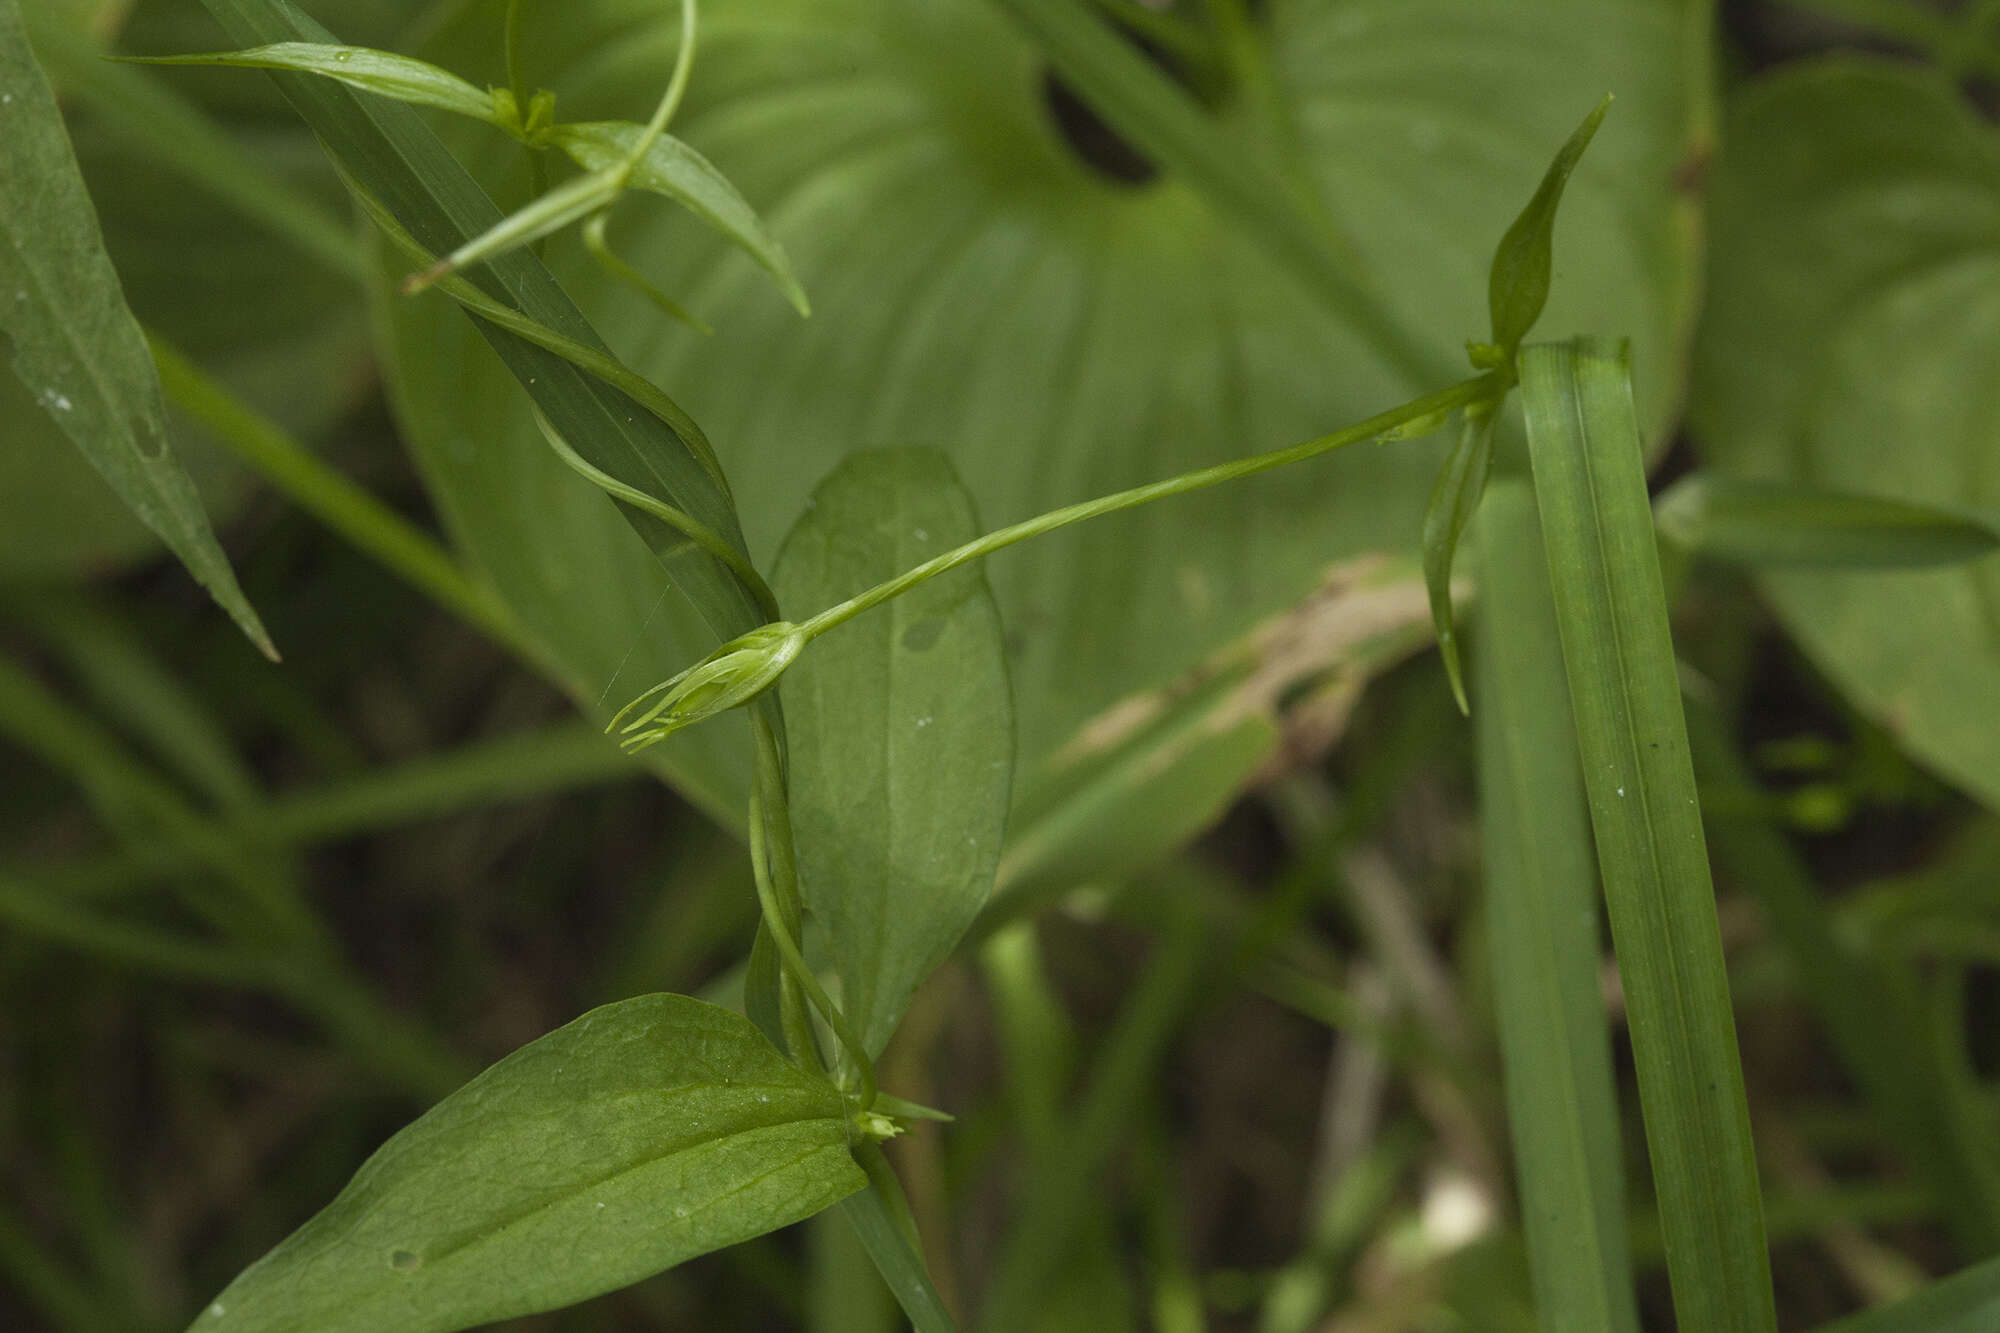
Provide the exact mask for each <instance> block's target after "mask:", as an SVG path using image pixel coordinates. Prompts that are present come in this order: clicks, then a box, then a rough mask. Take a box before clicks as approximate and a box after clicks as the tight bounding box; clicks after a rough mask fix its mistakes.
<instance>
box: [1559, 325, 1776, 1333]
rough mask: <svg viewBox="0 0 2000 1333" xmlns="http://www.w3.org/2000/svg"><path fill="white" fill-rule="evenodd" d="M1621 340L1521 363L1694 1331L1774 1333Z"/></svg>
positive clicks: (1582, 738)
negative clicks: (1771, 1332) (1771, 1331)
mask: <svg viewBox="0 0 2000 1333" xmlns="http://www.w3.org/2000/svg"><path fill="white" fill-rule="evenodd" d="M1627 358H1628V353H1627V349H1626V346H1625V344H1624V343H1623V342H1612V341H1605V340H1595V339H1579V340H1577V341H1575V342H1573V343H1562V344H1542V345H1539V346H1535V347H1530V348H1527V349H1525V350H1524V351H1523V352H1522V355H1521V388H1522V397H1523V403H1524V407H1525V409H1526V414H1527V422H1528V446H1529V453H1530V457H1531V459H1532V461H1533V465H1534V476H1535V493H1536V496H1537V498H1538V499H1539V501H1540V505H1541V512H1542V537H1543V543H1544V547H1545V550H1546V553H1547V557H1548V565H1549V576H1550V581H1551V583H1552V585H1553V587H1554V591H1555V604H1556V618H1557V623H1558V625H1559V626H1560V627H1561V633H1562V647H1563V659H1564V662H1565V663H1566V665H1567V671H1568V677H1569V692H1570V701H1571V706H1572V708H1573V710H1574V712H1575V716H1576V730H1577V740H1578V745H1579V747H1580V749H1581V752H1582V757H1583V775H1584V789H1585V791H1586V792H1587V794H1588V796H1589V802H1590V819H1591V826H1592V828H1593V829H1594V830H1595V832H1596V836H1597V856H1598V867H1599V871H1600V873H1601V875H1602V877H1603V881H1604V895H1605V900H1606V903H1607V906H1608V908H1609V912H1610V918H1611V930H1612V938H1613V941H1614V943H1615V944H1616V946H1617V951H1618V963H1619V969H1620V973H1621V976H1622V978H1623V982H1624V989H1625V998H1626V1009H1627V1014H1628V1016H1629V1019H1630V1025H1631V1032H1632V1050H1633V1059H1634V1063H1635V1064H1636V1066H1637V1069H1638V1075H1639V1099H1640V1104H1641V1106H1642V1108H1643V1110H1644V1112H1645V1121H1646V1144H1647V1149H1648V1152H1649V1154H1650V1156H1651V1159H1652V1163H1653V1175H1654V1183H1655V1186H1656V1188H1657V1191H1658V1194H1659V1201H1660V1221H1661V1228H1662V1233H1663V1235H1664V1237H1665V1241H1666V1250H1667V1268H1668V1275H1669V1277H1670V1278H1671V1280H1672V1284H1673V1294H1674V1307H1675V1309H1676V1311H1677V1312H1678V1314H1679V1317H1680V1323H1681V1326H1682V1327H1683V1328H1688V1329H1702V1330H1704V1331H1705V1333H1707V1331H1711V1330H1712V1331H1713V1333H1729V1331H1732V1330H1741V1331H1742V1333H1770V1330H1772V1329H1773V1328H1775V1326H1776V1313H1775V1310H1774V1308H1773V1298H1772V1290H1771V1265H1770V1255H1769V1253H1768V1251H1767V1249H1766V1243H1765V1236H1764V1215H1763V1200H1762V1195H1761V1192H1760V1191H1759V1188H1758V1183H1757V1161H1756V1156H1755V1153H1754V1151H1753V1148H1752V1145H1751V1140H1750V1113H1749V1108H1748V1105H1747V1104H1746V1102H1745V1099H1744V1091H1743V1067H1742V1063H1741V1060H1740V1059H1739V1057H1738V1055H1737V1049H1736V1025H1735V1020H1734V1017H1733V1015H1732V1014H1731V1012H1730V1000H1729V982H1728V976H1727V973H1726V971H1725V968H1724V964H1723V957H1722V941H1721V935H1720V932H1719V930H1718V928H1717V925H1716V915H1715V890H1714V886H1713V884H1712V883H1711V882H1710V879H1709V871H1708V853H1707V849H1706V847H1705V845H1704V843H1703V841H1702V827H1701V811H1700V808H1699V807H1698V806H1697V804H1696V798H1695V783H1694V766H1693V763H1692V761H1691V759H1690V758H1689V754H1688V742H1687V727H1686V722H1685V719H1684V718H1683V717H1682V715H1681V705H1680V691H1679V686H1678V682H1677V679H1676V675H1675V661H1674V645H1673V638H1672V635H1671V633H1670V632H1669V629H1668V625H1667V605H1666V596H1665V594H1664V592H1663V590H1662V588H1661V582H1660V566H1659V553H1658V549H1657V547H1656V545H1655V541H1654V536H1653V519H1652V510H1651V508H1650V507H1649V506H1648V504H1647V498H1646V477H1645V469H1644V464H1643V461H1642V456H1641V452H1640V444H1639V429H1638V423H1637V420H1636V418H1635V415H1634V412H1633V407H1632V390H1631V378H1630V373H1629V367H1628V364H1627Z"/></svg>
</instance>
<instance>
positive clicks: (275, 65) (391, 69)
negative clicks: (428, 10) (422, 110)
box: [128, 42, 503, 125]
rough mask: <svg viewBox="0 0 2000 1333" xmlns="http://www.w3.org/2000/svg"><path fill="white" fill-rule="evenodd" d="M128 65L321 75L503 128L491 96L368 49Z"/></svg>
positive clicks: (292, 50)
mask: <svg viewBox="0 0 2000 1333" xmlns="http://www.w3.org/2000/svg"><path fill="white" fill-rule="evenodd" d="M128 59H130V60H131V62H132V63H133V64H138V65H225V66H230V67H233V68H238V69H282V70H290V71H292V72H294V73H298V74H320V75H324V76H325V77H327V78H329V79H338V80H339V81H340V82H342V83H344V84H347V85H348V86H349V87H352V88H359V89H361V91H363V92H366V93H376V94H379V95H380V96H383V97H391V98H394V99H395V100H396V101H398V102H409V103H411V104H413V105H415V106H429V107H436V108H437V109H438V110H440V111H450V112H452V113H453V114H455V115H460V116H470V117H472V118H473V119H474V120H483V121H485V122H487V123H488V124H490V125H500V124H502V123H503V121H502V119H501V117H500V115H499V113H498V112H497V111H496V109H495V108H494V105H493V95H492V94H491V93H488V92H486V91H484V90H483V89H480V88H476V87H474V86H473V85H472V84H470V83H467V82H466V81H465V80H464V79H461V78H459V77H458V75H456V74H454V73H452V72H451V71H450V70H448V69H439V68H438V67H437V66H436V65H433V64H431V63H430V62H428V61H424V60H418V59H416V58H414V57H412V56H399V55H397V54H396V53H395V52H393V51H377V50H374V49H373V48H371V47H366V46H335V45H332V44H329V43H325V42H272V43H271V44H269V45H268V46H253V47H249V48H248V49H246V50H242V51H215V52H206V53H201V54H195V55H184V56H143V57H128Z"/></svg>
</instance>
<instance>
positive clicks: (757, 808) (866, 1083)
mask: <svg viewBox="0 0 2000 1333" xmlns="http://www.w3.org/2000/svg"><path fill="white" fill-rule="evenodd" d="M764 814H765V810H764V802H763V799H762V796H761V794H760V793H758V792H755V791H753V792H751V793H750V865H751V867H752V869H753V871H754V872H755V875H756V879H757V903H758V906H760V907H762V908H763V909H764V928H765V929H766V930H768V931H770V932H771V943H772V944H774V945H775V946H777V950H778V957H779V959H780V960H781V961H782V962H783V963H784V965H785V972H786V974H787V975H788V976H790V977H791V979H792V980H793V981H795V982H797V983H798V987H799V989H800V990H801V991H803V992H804V993H805V995H806V998H807V999H809V1000H811V1001H812V1006H813V1008H814V1009H816V1010H817V1011H818V1012H819V1016H820V1017H821V1018H823V1019H825V1020H826V1025H827V1026H828V1027H830V1028H832V1029H833V1035H834V1039H835V1040H836V1041H838V1042H839V1043H840V1048H841V1050H842V1051H844V1052H845V1053H846V1055H847V1058H848V1059H849V1060H850V1061H852V1062H853V1064H854V1069H855V1076H856V1077H857V1078H858V1079H859V1081H860V1085H861V1086H860V1088H859V1090H858V1092H857V1093H856V1096H855V1100H856V1101H857V1102H858V1103H859V1109H861V1110H863V1111H866V1110H867V1109H868V1108H869V1107H871V1106H873V1105H874V1104H875V1068H874V1065H873V1063H872V1062H871V1061H870V1060H869V1059H868V1053H867V1052H866V1051H865V1050H863V1049H862V1048H861V1043H860V1042H858V1041H856V1040H855V1039H854V1034H853V1032H852V1031H850V1030H849V1029H848V1026H847V1019H846V1018H845V1017H844V1016H843V1015H842V1014H841V1012H840V1006H839V1005H837V1004H835V1003H834V1002H833V998H832V997H831V996H829V995H828V994H827V993H826V988H825V987H823V986H821V985H820V984H819V978H818V977H816V976H814V975H813V971H812V968H811V967H810V966H808V965H807V963H806V959H805V955H804V954H802V953H800V952H799V946H798V942H797V941H796V940H794V939H793V938H792V932H791V931H790V930H789V929H788V928H787V926H786V924H785V919H784V913H783V912H782V911H781V910H780V908H779V904H778V897H777V891H776V889H774V888H773V887H772V884H771V872H770V866H769V857H768V855H767V849H766V846H765V840H766V837H767V836H768V831H767V829H766V828H765V823H764Z"/></svg>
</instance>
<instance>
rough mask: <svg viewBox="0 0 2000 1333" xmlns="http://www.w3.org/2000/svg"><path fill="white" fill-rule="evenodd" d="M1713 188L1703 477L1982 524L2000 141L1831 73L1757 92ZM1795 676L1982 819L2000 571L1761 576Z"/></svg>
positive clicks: (1998, 422) (1792, 78)
mask: <svg viewBox="0 0 2000 1333" xmlns="http://www.w3.org/2000/svg"><path fill="white" fill-rule="evenodd" d="M1724 142H1725V144H1726V145H1727V149H1726V151H1725V152H1724V154H1723V155H1722V157H1721V159H1720V160H1719V161H1718V163H1717V167H1716V175H1715V186H1714V194H1713V200H1714V220H1715V237H1714V250H1713V259H1712V264H1711V271H1710V284H1711V287H1712V289H1713V292H1714V295H1713V297H1712V299H1711V301H1710V305H1709V312H1708V318H1707V319H1706V321H1705V322H1704V324H1703V327H1702V336H1701V341H1700V344H1699V348H1698V353H1697V359H1696V380H1695V398H1694V408H1695V414H1696V415H1695V420H1696V424H1697V426H1698V428H1699V438H1700V441H1701V448H1702V451H1703V453H1704V454H1705V456H1706V457H1707V459H1708V460H1709V462H1710V463H1711V464H1712V465H1713V466H1714V467H1715V468H1716V470H1717V471H1719V472H1722V473H1725V474H1726V475H1730V476H1735V477H1744V478H1753V479H1783V480H1788V481H1794V482H1800V483H1804V484H1808V485H1811V486H1815V487H1820V488H1824V489H1827V490H1833V491H1844V492H1853V493H1857V494H1862V495H1878V496H1884V497H1887V498H1891V499H1899V500H1907V501H1915V502H1919V503H1926V504H1935V505H1940V506H1943V507H1946V508H1949V509H1968V508H1969V509H1984V510H1986V511H1989V512H1992V511H2000V415H1996V413H1995V410H1994V407H1995V397H1994V386H1995V384H1996V383H2000V374H1996V367H2000V139H1996V137H1995V135H1994V132H1993V129H1992V127H1991V126H1990V125H1987V124H1985V123H1983V122H1982V121H1980V120H1979V119H1978V118H1977V117H1976V116H1975V114H1974V113H1973V111H1972V109H1971V108H1970V107H1969V106H1967V105H1966V104H1965V103H1964V102H1963V101H1962V100H1961V99H1960V98H1959V97H1958V95H1957V94H1956V93H1955V92H1954V91H1953V90H1952V89H1951V88H1950V87H1949V86H1948V85H1947V84H1945V83H1944V82H1943V81H1942V80H1941V79H1938V78H1935V77H1933V76H1930V75H1927V74H1924V73H1921V72H1918V71H1913V70H1910V69H1907V68H1903V67H1899V66H1890V65H1887V64H1878V63H1863V62H1859V61H1854V60H1841V61H1836V62H1830V63H1825V64H1821V65H1817V66H1814V67H1810V68H1805V69H1799V70H1795V71H1791V72H1787V73H1785V74H1783V75H1781V76H1779V77H1777V78H1775V79H1773V80H1771V81H1770V82H1768V83H1766V84H1764V85H1762V86H1760V87H1758V88H1756V89H1754V90H1752V91H1751V92H1750V93H1748V94H1747V95H1746V96H1745V97H1744V98H1743V100H1742V102H1741V104H1740V105H1739V106H1738V107H1736V109H1735V112H1734V114H1733V115H1732V117H1731V120H1730V126H1729V130H1728V133H1727V134H1726V135H1725V136H1724ZM1760 582H1761V584H1762V586H1763V587H1764V589H1765V590H1766V591H1767V592H1768V594H1769V595H1770V597H1771V599H1772V602H1773V603H1774V604H1775V606H1776V607H1777V610H1778V613H1779V615H1780V616H1781V617H1782V618H1783V620H1784V622H1785V625H1786V627H1787V628H1788V629H1789V630H1790V631H1791V632H1792V634H1793V635H1794V636H1795V637H1796V638H1797V639H1798V641H1799V642H1800V644H1802V645H1803V646H1804V648H1805V650H1806V651H1807V652H1808V653H1809V654H1810V655H1811V656H1812V658H1813V660H1814V661H1815V662H1816V663H1817V664H1818V665H1819V666H1820V668H1821V669H1822V670H1824V671H1825V672H1826V673H1827V675H1828V676H1830V677H1831V678H1832V679H1833V680H1834V681H1835V682H1836V683H1837V684H1838V685H1839V686H1840V688H1841V689H1842V690H1843V691H1845V692H1846V693H1847V694H1848V695H1849V696H1850V697H1851V698H1852V699H1853V700H1854V701H1855V702H1856V703H1857V704H1858V705H1859V706H1860V707H1861V708H1862V709H1863V710H1865V711H1866V712H1868V713H1869V714H1871V715H1873V716H1874V717H1875V718H1877V719H1878V720H1880V721H1881V722H1882V723H1883V724H1884V725H1885V726H1887V727H1888V728H1889V729H1890V730H1891V731H1893V732H1894V733H1895V734H1897V735H1898V736H1900V737H1901V738H1902V740H1903V742H1904V743H1905V744H1906V745H1907V746H1908V747H1909V749H1910V751H1911V752H1912V753H1913V754H1915V755H1916V756H1918V757H1919V758H1921V759H1922V760H1924V761H1925V762H1926V763H1928V764H1930V765H1932V766H1933V767H1935V768H1936V769H1938V770H1939V771H1940V772H1942V773H1944V774H1946V775H1947V776H1949V777H1950V778H1952V779H1953V780H1954V781H1956V782H1958V783H1960V784H1962V785H1964V786H1965V787H1966V789H1967V790H1968V791H1971V792H1973V793H1976V794H1977V795H1979V796H1980V797H1981V798H1983V799H1984V800H1986V801H1988V802H1990V803H2000V715H1996V713H1995V710H1994V707H1993V701H1994V700H1995V699H2000V559H1996V558H1993V557H1991V556H1989V557H1987V558H1985V559H1984V560H1981V561H1979V562H1977V563H1975V564H1970V565H1964V566H1961V567H1959V568H1956V569H1941V570H1912V571H1907V572H1902V571H1899V572H1883V573H1857V572H1849V571H1804V570H1796V571H1792V570H1788V571H1782V572H1778V571H1773V572H1770V573H1767V574H1764V575H1763V576H1762V578H1761V580H1760Z"/></svg>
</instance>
